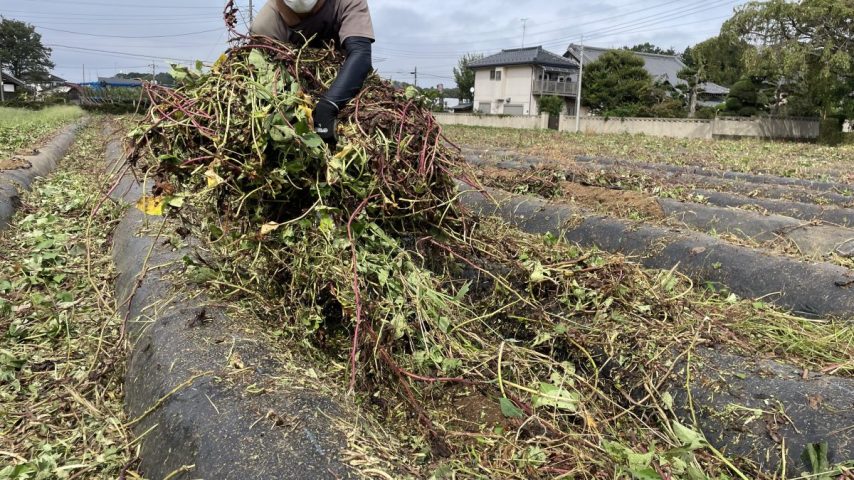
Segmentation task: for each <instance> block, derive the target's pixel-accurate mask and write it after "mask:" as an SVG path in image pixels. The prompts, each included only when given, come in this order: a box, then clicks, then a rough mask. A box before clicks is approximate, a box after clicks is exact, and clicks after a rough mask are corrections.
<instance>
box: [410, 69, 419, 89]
mask: <svg viewBox="0 0 854 480" xmlns="http://www.w3.org/2000/svg"><path fill="white" fill-rule="evenodd" d="M409 74H410V75H415V88H418V67H417V66H416V67H415V70H414V71H412V72H409Z"/></svg>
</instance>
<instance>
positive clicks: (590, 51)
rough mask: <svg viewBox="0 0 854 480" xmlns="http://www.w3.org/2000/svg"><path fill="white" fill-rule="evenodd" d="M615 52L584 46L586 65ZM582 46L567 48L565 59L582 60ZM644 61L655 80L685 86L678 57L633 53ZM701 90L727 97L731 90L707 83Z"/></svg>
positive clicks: (683, 66)
mask: <svg viewBox="0 0 854 480" xmlns="http://www.w3.org/2000/svg"><path fill="white" fill-rule="evenodd" d="M610 50H614V49H613V48H601V47H590V46H587V45H585V46H584V64H585V65H586V64H588V63H590V62H594V61H596V60H597V59H598V58H599V57H601V56H602V55H603V54H604V53H605V52H608V51H610ZM580 51H581V46H579V45H575V44H570V45H569V47H567V50H566V53H565V54H564V56H565V57H567V58H571V59H573V60H575V61H578V60H580V58H579V57H580ZM632 53H634V54H635V55H637V56H639V57H641V58H642V59H643V60H644V68H645V69H646V71H647V72H649V74H650V75H651V76H652V78H653V79H654V80H657V81H662V82H667V83H669V84H670V85H673V86H674V87H675V86H677V85H684V84H685V83H686V82H685V80H682V79H681V78H679V72H680V71H681V70H682V69H683V68H685V66H686V65H685V63H684V62H683V61H682V59H681V58H679V57H678V56H677V55H659V54H655V53H643V52H632ZM700 88H701V89H702V90H703V91H704V92H706V93H709V94H712V95H726V94H728V93H729V89H728V88H726V87H722V86H720V85H718V84H716V83H712V82H706V83H704V84H702V85H701V86H700Z"/></svg>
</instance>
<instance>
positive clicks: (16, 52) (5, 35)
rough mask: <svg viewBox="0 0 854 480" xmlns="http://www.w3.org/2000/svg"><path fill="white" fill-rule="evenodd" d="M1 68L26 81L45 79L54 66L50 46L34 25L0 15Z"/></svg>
mask: <svg viewBox="0 0 854 480" xmlns="http://www.w3.org/2000/svg"><path fill="white" fill-rule="evenodd" d="M0 68H3V69H7V70H8V72H9V73H11V74H12V75H14V76H16V77H18V78H20V79H22V80H29V81H38V80H44V79H46V78H47V77H48V76H49V71H50V69H51V68H53V62H51V61H50V49H49V48H46V47H45V46H44V45H43V44H42V36H41V35H40V34H38V33H37V32H36V29H35V27H33V26H32V25H29V24H27V23H24V22H20V21H18V20H10V19H8V18H2V17H0Z"/></svg>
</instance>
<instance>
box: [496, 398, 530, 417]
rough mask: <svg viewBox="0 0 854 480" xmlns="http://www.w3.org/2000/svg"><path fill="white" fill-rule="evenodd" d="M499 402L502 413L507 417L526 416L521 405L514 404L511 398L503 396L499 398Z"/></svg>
mask: <svg viewBox="0 0 854 480" xmlns="http://www.w3.org/2000/svg"><path fill="white" fill-rule="evenodd" d="M498 403H499V404H500V405H501V414H502V415H504V416H505V417H507V418H524V417H525V412H523V411H522V409H520V408H519V407H517V406H516V405H514V404H513V402H512V401H510V399H509V398H503V397H502V398H501V399H499V400H498Z"/></svg>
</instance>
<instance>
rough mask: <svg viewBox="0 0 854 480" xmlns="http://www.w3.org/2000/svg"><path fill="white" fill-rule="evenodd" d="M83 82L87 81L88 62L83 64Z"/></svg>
mask: <svg viewBox="0 0 854 480" xmlns="http://www.w3.org/2000/svg"><path fill="white" fill-rule="evenodd" d="M83 83H86V64H85V63H84V64H83Z"/></svg>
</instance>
